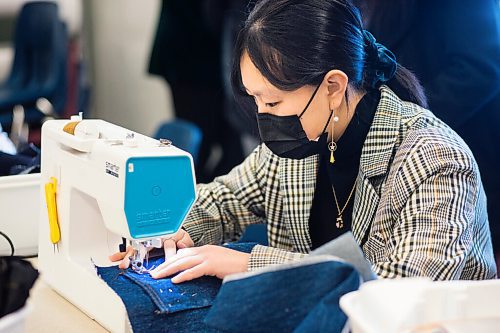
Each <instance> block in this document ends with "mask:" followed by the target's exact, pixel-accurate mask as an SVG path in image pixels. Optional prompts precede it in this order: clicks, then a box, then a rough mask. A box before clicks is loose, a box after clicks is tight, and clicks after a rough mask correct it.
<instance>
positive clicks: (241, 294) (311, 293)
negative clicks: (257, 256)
mask: <svg viewBox="0 0 500 333" xmlns="http://www.w3.org/2000/svg"><path fill="white" fill-rule="evenodd" d="M320 257H325V256H318V257H316V258H320ZM316 258H313V257H311V258H308V259H306V260H302V261H301V262H299V263H294V264H287V265H280V266H281V267H279V268H278V269H277V270H274V271H272V270H271V271H267V272H266V271H263V272H261V273H258V272H257V271H256V272H253V273H251V274H242V276H243V277H242V278H238V277H237V278H235V279H231V278H230V279H227V280H225V282H224V284H223V285H222V287H221V289H220V291H219V294H218V296H217V298H216V300H215V302H214V303H213V305H212V307H211V309H210V311H209V313H208V315H207V316H206V318H205V324H207V325H209V326H211V327H213V328H216V329H219V330H222V331H225V332H341V331H342V330H343V328H344V326H345V323H346V321H347V317H346V315H345V314H344V313H343V312H342V311H341V310H340V307H339V299H340V297H341V296H342V295H344V294H346V293H348V292H351V291H354V290H356V289H358V287H359V284H360V277H359V274H358V273H357V272H356V270H355V269H354V268H353V267H352V266H351V265H349V264H346V263H343V262H339V261H333V260H332V259H331V258H332V257H330V256H328V257H327V258H330V259H328V260H323V261H321V259H316ZM314 260H316V262H314ZM308 261H309V264H306V263H307V262H308ZM277 267H278V266H277ZM245 276H247V277H245Z"/></svg>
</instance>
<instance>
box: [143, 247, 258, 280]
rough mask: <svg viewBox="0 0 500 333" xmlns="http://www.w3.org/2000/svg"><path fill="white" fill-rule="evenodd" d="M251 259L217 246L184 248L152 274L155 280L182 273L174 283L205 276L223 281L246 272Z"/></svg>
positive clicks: (247, 255) (244, 254) (245, 254)
mask: <svg viewBox="0 0 500 333" xmlns="http://www.w3.org/2000/svg"><path fill="white" fill-rule="evenodd" d="M249 257H250V254H249V253H244V252H239V251H235V250H231V249H227V248H224V247H222V246H216V245H205V246H201V247H190V248H183V249H179V251H177V254H176V255H174V256H171V257H169V258H166V259H165V262H164V263H163V264H161V265H160V266H158V267H156V268H155V269H153V270H152V271H151V272H150V274H151V276H152V277H153V278H154V279H160V278H163V277H166V276H170V275H173V274H176V273H178V272H181V271H182V272H181V273H179V274H178V275H177V276H175V277H173V278H172V282H173V283H181V282H184V281H189V280H193V279H196V278H198V277H201V276H203V275H211V276H216V277H218V278H219V279H223V278H224V277H225V276H226V275H229V274H232V273H238V272H245V271H246V270H247V265H248V258H249Z"/></svg>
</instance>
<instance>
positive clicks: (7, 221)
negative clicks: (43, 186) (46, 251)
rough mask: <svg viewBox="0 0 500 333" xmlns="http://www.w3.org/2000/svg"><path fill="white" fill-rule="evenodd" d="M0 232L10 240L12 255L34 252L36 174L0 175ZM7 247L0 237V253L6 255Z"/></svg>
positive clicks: (37, 201)
mask: <svg viewBox="0 0 500 333" xmlns="http://www.w3.org/2000/svg"><path fill="white" fill-rule="evenodd" d="M0 214H1V216H0V231H2V232H3V233H5V234H6V235H7V236H8V237H9V238H10V239H11V240H12V242H13V243H14V247H15V254H16V255H31V254H36V253H37V251H38V220H39V216H40V174H39V173H35V174H29V175H18V176H5V177H0ZM10 252H11V250H10V246H9V243H8V242H7V240H6V239H4V237H1V236H0V255H10Z"/></svg>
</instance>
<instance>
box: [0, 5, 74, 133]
mask: <svg viewBox="0 0 500 333" xmlns="http://www.w3.org/2000/svg"><path fill="white" fill-rule="evenodd" d="M67 35H68V33H67V29H66V25H65V24H64V23H63V22H62V21H60V19H59V15H58V7H57V4H56V3H54V2H48V1H47V2H45V1H39V2H38V1H37V2H29V3H26V4H25V5H24V6H23V7H22V9H21V12H20V14H19V16H18V18H17V22H16V28H15V35H14V45H15V53H14V62H13V65H12V68H11V71H10V75H9V77H8V78H7V80H6V81H5V82H3V83H2V84H0V123H1V124H2V125H3V127H4V128H5V129H6V130H7V131H10V130H12V128H11V127H12V125H13V118H16V117H17V118H20V119H21V121H22V123H26V124H28V125H29V126H31V125H35V126H37V125H40V124H41V123H42V122H43V119H44V118H45V117H46V116H57V114H60V113H61V112H62V110H63V108H64V104H65V101H66V94H67V91H66V90H67V88H66V86H67V84H66V83H67V68H66V66H67V52H68V51H67V49H68V36H67ZM15 109H17V110H18V111H19V110H20V111H21V112H22V115H21V116H19V115H18V116H13V113H14V110H15ZM18 113H19V112H18Z"/></svg>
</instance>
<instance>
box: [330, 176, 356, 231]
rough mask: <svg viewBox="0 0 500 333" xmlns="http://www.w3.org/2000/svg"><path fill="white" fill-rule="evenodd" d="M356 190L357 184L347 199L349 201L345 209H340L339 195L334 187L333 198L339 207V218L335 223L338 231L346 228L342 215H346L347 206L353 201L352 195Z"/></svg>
mask: <svg viewBox="0 0 500 333" xmlns="http://www.w3.org/2000/svg"><path fill="white" fill-rule="evenodd" d="M355 188H356V182H354V186H353V187H352V190H351V193H349V197H348V198H347V201H346V202H345V205H344V207H342V209H340V206H339V201H338V200H337V193H335V187H333V185H332V190H333V198H334V199H335V205H337V211H338V212H339V215H338V217H337V222H335V226H336V227H337V229H342V228H343V227H344V220H343V219H342V214H343V213H344V210H345V209H346V207H347V204H348V203H349V201H350V200H351V197H352V194H353V193H354V189H355Z"/></svg>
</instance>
